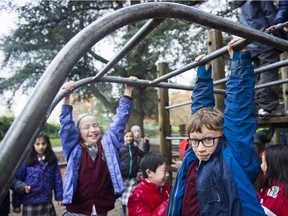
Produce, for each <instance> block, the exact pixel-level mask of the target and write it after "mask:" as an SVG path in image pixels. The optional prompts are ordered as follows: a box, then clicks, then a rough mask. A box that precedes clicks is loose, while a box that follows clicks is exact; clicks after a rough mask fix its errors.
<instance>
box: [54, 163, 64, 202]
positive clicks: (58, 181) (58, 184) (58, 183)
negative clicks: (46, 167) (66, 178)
mask: <svg viewBox="0 0 288 216" xmlns="http://www.w3.org/2000/svg"><path fill="white" fill-rule="evenodd" d="M54 170H55V179H54V197H55V200H56V201H62V200H63V182H62V176H61V172H60V167H59V165H58V164H57V163H56V164H55V167H54Z"/></svg>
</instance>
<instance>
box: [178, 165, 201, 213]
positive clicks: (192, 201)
mask: <svg viewBox="0 0 288 216" xmlns="http://www.w3.org/2000/svg"><path fill="white" fill-rule="evenodd" d="M198 165H199V161H198V160H195V161H193V162H192V163H191V165H190V167H189V170H188V173H187V183H186V186H185V192H184V197H183V203H182V209H181V215H190V216H193V215H195V216H198V215H200V211H199V202H198V196H197V191H196V177H197V168H198Z"/></svg>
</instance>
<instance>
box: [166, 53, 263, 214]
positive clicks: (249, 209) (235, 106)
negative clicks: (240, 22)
mask: <svg viewBox="0 0 288 216" xmlns="http://www.w3.org/2000/svg"><path fill="white" fill-rule="evenodd" d="M210 70H211V69H210ZM253 72H254V70H253V67H252V64H251V56H250V54H249V53H248V52H234V56H233V61H232V66H231V74H230V75H229V79H228V81H227V87H226V94H227V98H226V100H225V105H226V107H225V112H224V136H225V137H224V138H223V139H220V140H219V142H218V145H217V148H216V150H215V152H214V153H213V154H212V155H211V157H210V159H209V160H208V161H204V162H202V163H201V165H200V167H199V168H198V172H197V178H196V190H197V194H198V201H199V207H200V214H201V215H202V216H203V215H209V216H211V215H217V216H220V215H225V216H227V215H231V216H234V215H249V216H254V215H255V216H259V215H263V216H264V215H265V214H264V211H263V209H262V207H261V205H260V203H259V201H258V198H257V194H256V191H255V189H254V187H253V184H252V183H251V182H254V180H255V179H256V177H257V175H258V172H259V162H258V161H257V159H256V155H255V154H254V151H253V134H254V132H255V129H256V122H255V119H254V117H253V111H254V108H253V99H254V73H253ZM197 74H198V78H197V81H196V84H195V88H194V91H193V96H192V113H195V112H196V111H197V110H199V109H201V108H204V107H214V94H213V82H212V79H211V78H209V77H207V76H205V66H201V67H200V68H199V69H198V72H197ZM207 74H209V73H207ZM199 75H200V76H199ZM201 75H204V76H201ZM210 77H211V76H210ZM195 160H197V157H196V156H195V154H194V152H193V150H192V149H191V147H190V148H189V149H188V150H187V151H186V152H185V157H184V159H183V162H182V164H181V166H180V168H179V171H178V173H177V177H176V180H175V183H174V186H173V190H172V193H171V196H170V199H169V204H168V209H167V215H171V216H178V215H181V207H182V199H183V196H184V190H185V185H186V180H187V179H186V178H187V172H188V170H189V167H190V164H191V162H193V161H195Z"/></svg>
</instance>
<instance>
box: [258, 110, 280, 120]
mask: <svg viewBox="0 0 288 216" xmlns="http://www.w3.org/2000/svg"><path fill="white" fill-rule="evenodd" d="M258 116H259V117H260V118H264V119H266V118H269V117H280V116H285V113H282V112H280V111H279V110H277V109H276V110H273V111H271V112H268V111H266V110H264V109H263V108H261V109H259V110H258Z"/></svg>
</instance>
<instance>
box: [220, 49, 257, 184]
mask: <svg viewBox="0 0 288 216" xmlns="http://www.w3.org/2000/svg"><path fill="white" fill-rule="evenodd" d="M254 86H255V85H254V69H253V66H252V62H251V56H250V53H249V52H239V51H235V52H234V55H233V59H232V65H231V73H230V75H229V77H228V80H227V84H226V95H227V97H226V100H225V111H224V135H225V137H226V139H227V143H228V148H231V151H232V153H233V155H234V158H236V160H237V162H238V164H239V165H240V166H241V167H242V169H243V171H244V172H245V173H246V174H247V175H248V177H249V178H250V180H251V181H253V180H255V179H254V178H255V177H256V176H257V174H258V170H259V168H258V167H259V164H258V162H257V161H256V160H255V159H256V157H255V154H254V151H253V134H254V133H255V130H256V119H255V117H254Z"/></svg>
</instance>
